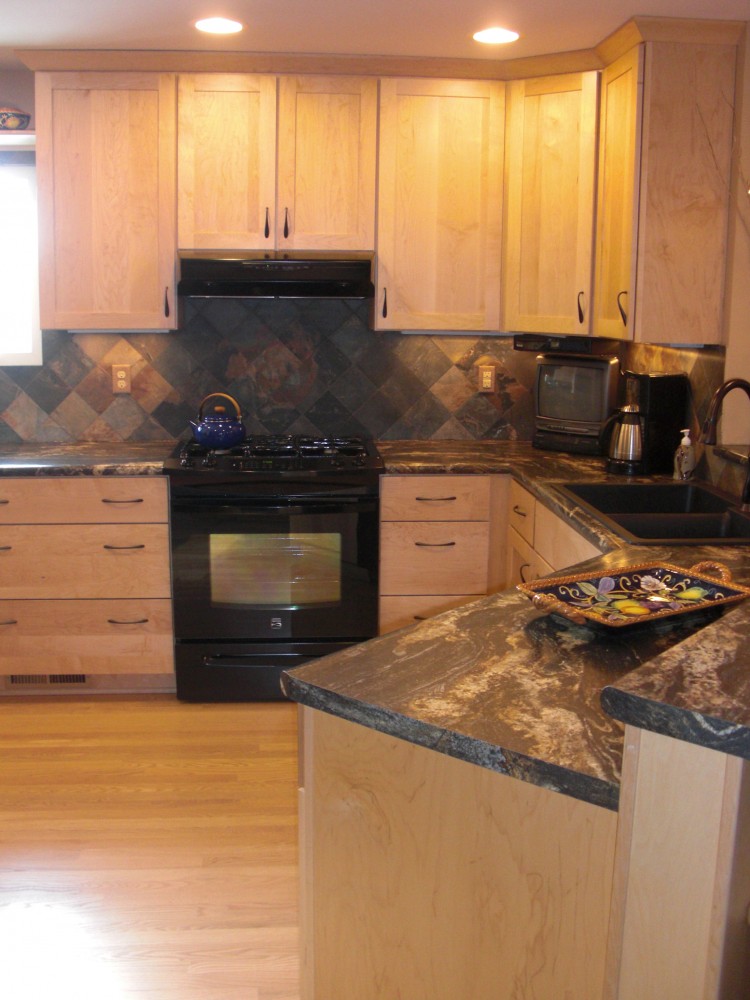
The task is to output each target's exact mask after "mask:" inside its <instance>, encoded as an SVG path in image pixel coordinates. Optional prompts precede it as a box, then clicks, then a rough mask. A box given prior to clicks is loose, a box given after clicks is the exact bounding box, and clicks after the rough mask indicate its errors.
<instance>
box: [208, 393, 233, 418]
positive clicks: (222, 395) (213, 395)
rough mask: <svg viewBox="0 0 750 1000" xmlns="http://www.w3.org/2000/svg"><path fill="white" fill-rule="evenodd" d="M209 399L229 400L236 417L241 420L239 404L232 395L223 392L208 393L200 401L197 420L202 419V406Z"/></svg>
mask: <svg viewBox="0 0 750 1000" xmlns="http://www.w3.org/2000/svg"><path fill="white" fill-rule="evenodd" d="M210 399H227V400H229V402H230V403H231V404H232V406H233V407H234V409H235V411H236V413H237V419H238V420H242V412H241V411H240V404H239V403H238V402H237V400H236V399H235V398H234V396H228V395H227V394H226V393H225V392H212V393H211V394H210V395H208V396H206V398H205V399H204V400H203V401H202V402H201V405H200V407H199V408H198V420H203V407H204V406H205V405H206V403H207V402H208V401H209V400H210Z"/></svg>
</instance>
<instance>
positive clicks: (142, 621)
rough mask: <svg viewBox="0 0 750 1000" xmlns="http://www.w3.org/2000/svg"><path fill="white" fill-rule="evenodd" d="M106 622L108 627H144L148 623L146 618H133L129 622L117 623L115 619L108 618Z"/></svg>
mask: <svg viewBox="0 0 750 1000" xmlns="http://www.w3.org/2000/svg"><path fill="white" fill-rule="evenodd" d="M107 621H108V622H109V624H110V625H145V624H146V623H147V622H148V618H134V619H133V621H130V622H125V621H119V620H118V619H117V618H108V619H107Z"/></svg>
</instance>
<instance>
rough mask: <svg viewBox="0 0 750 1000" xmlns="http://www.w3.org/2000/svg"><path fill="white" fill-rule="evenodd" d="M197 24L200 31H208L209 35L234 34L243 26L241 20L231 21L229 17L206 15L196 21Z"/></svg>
mask: <svg viewBox="0 0 750 1000" xmlns="http://www.w3.org/2000/svg"><path fill="white" fill-rule="evenodd" d="M195 26H196V28H197V29H198V31H206V32H208V34H209V35H234V34H236V32H238V31H242V27H243V26H242V25H241V24H240V22H239V21H230V20H229V18H228V17H204V18H203V19H202V20H201V21H196V22H195Z"/></svg>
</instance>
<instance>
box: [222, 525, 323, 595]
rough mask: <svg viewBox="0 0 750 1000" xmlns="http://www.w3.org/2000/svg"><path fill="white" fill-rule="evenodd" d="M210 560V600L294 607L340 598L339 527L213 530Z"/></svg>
mask: <svg viewBox="0 0 750 1000" xmlns="http://www.w3.org/2000/svg"><path fill="white" fill-rule="evenodd" d="M209 563H210V567H209V575H210V581H211V603H212V604H214V605H231V606H234V607H247V608H284V609H289V610H292V609H298V608H305V607H315V606H318V607H320V606H323V605H330V604H337V603H338V602H339V601H340V599H341V535H340V534H339V533H338V532H333V531H330V532H317V531H315V532H310V531H289V532H281V531H270V532H264V533H262V534H258V535H247V534H212V535H211V536H210V538H209Z"/></svg>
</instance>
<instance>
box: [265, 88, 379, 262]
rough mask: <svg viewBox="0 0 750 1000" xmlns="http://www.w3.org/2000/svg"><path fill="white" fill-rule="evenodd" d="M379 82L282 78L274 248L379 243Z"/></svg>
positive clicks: (358, 246)
mask: <svg viewBox="0 0 750 1000" xmlns="http://www.w3.org/2000/svg"><path fill="white" fill-rule="evenodd" d="M377 95H378V85H377V80H375V79H368V78H364V77H363V78H354V77H343V76H342V77H336V76H332V77H317V76H290V77H281V79H280V81H279V142H278V164H277V169H278V210H277V214H276V245H277V246H278V247H279V248H280V249H283V248H285V247H295V248H297V249H313V250H314V249H326V248H331V249H340V250H372V249H373V248H374V246H375V156H376V152H375V134H376V129H377Z"/></svg>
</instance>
